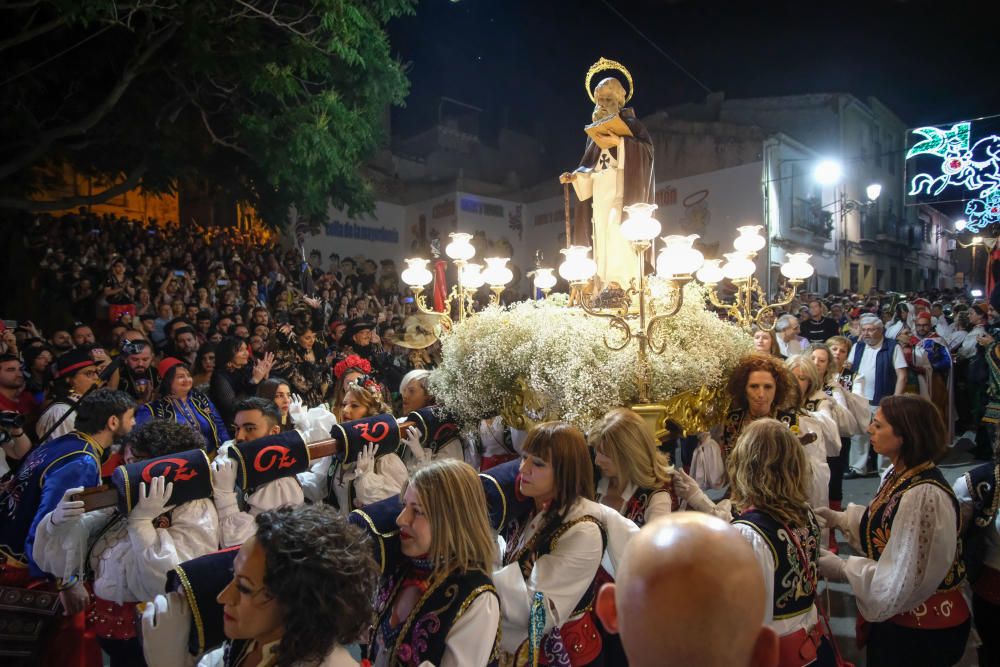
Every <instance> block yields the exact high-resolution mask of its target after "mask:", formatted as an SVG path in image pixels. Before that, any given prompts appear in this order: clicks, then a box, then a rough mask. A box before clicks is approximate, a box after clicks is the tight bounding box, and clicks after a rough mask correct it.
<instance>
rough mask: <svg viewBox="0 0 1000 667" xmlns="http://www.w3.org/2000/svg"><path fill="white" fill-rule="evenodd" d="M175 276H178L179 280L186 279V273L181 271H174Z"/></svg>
mask: <svg viewBox="0 0 1000 667" xmlns="http://www.w3.org/2000/svg"><path fill="white" fill-rule="evenodd" d="M174 275H175V276H177V277H178V278H183V277H184V272H183V271H181V270H180V269H177V270H175V271H174Z"/></svg>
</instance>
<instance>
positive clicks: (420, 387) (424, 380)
mask: <svg viewBox="0 0 1000 667" xmlns="http://www.w3.org/2000/svg"><path fill="white" fill-rule="evenodd" d="M431 373H432V371H428V370H425V369H422V368H420V369H416V370H412V371H410V372H409V373H407V374H406V375H404V376H403V379H402V380H401V381H400V383H399V393H400V395H401V396H402V399H403V415H402V418H403V419H404V420H405V419H406V418H407V417H408V416H409V414H410V413H411V412H414V411H416V410H422V409H423V408H428V407H431V406H433V405H436V404H437V399H435V398H434V395H433V394H432V393H431V387H430V380H431ZM414 435H415V434H414ZM405 442H406V446H407V450H406V451H405V452H403V460H404V462H405V463H406V466H407V467H408V468H410V469H412V468H414V467H416V466H419V465H423V464H424V463H427V462H428V461H435V460H437V459H457V460H459V461H462V460H464V458H465V454H464V450H463V447H462V441H461V439H459V438H458V436H455V437H453V438H449V439H448V440H446V441H445V442H443V443H441V444H439V445H435V446H431V447H422V446H421V445H420V443H419V442H418V441H417V440H416V439H415V438H413V437H408V438H406V440H405Z"/></svg>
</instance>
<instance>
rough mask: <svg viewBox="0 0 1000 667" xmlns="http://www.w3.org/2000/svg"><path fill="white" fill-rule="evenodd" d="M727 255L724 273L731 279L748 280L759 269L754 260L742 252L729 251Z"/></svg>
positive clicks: (723, 266)
mask: <svg viewBox="0 0 1000 667" xmlns="http://www.w3.org/2000/svg"><path fill="white" fill-rule="evenodd" d="M725 257H726V263H725V264H723V265H722V273H723V274H724V275H725V276H726V277H727V278H729V279H730V280H746V279H747V278H749V277H750V276H752V275H753V274H754V272H755V271H756V270H757V265H756V264H754V263H753V260H752V259H750V258H749V257H747V256H746V255H745V254H744V253H742V252H727V253H726V254H725Z"/></svg>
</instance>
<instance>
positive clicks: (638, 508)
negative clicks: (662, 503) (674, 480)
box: [622, 482, 678, 528]
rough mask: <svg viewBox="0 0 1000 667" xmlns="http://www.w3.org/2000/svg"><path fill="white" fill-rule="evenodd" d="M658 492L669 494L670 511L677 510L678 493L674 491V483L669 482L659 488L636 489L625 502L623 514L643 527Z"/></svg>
mask: <svg viewBox="0 0 1000 667" xmlns="http://www.w3.org/2000/svg"><path fill="white" fill-rule="evenodd" d="M657 493H666V494H669V495H670V511H671V512H676V511H677V507H678V501H677V494H676V493H674V485H673V484H671V483H669V482H668V483H666V484H664V485H663V486H662V487H660V488H659V489H636V490H635V493H633V494H632V497H631V498H629V499H628V502H626V503H625V511H624V512H622V515H623V516H624V517H625V518H626V519H631V520H632V521H633V522H634V523H635V525H637V526H639V527H640V528H642V527H643V526H644V525H645V524H646V510H647V509H648V508H649V502H650V501H651V500H652V499H653V496H654V495H656V494H657Z"/></svg>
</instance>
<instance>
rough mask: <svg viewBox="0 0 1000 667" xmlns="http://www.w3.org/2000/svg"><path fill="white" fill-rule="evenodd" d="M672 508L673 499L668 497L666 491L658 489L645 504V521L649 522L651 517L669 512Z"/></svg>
mask: <svg viewBox="0 0 1000 667" xmlns="http://www.w3.org/2000/svg"><path fill="white" fill-rule="evenodd" d="M672 508H673V500H672V499H671V498H670V494H669V493H667V492H666V491H658V492H657V493H654V494H653V497H652V498H650V499H649V504H648V505H646V516H645V517H644V518H645V519H646V523H649V522H650V521H652V520H653V519H655V518H656V517H659V516H664V515H666V514H670V511H671V509H672Z"/></svg>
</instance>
